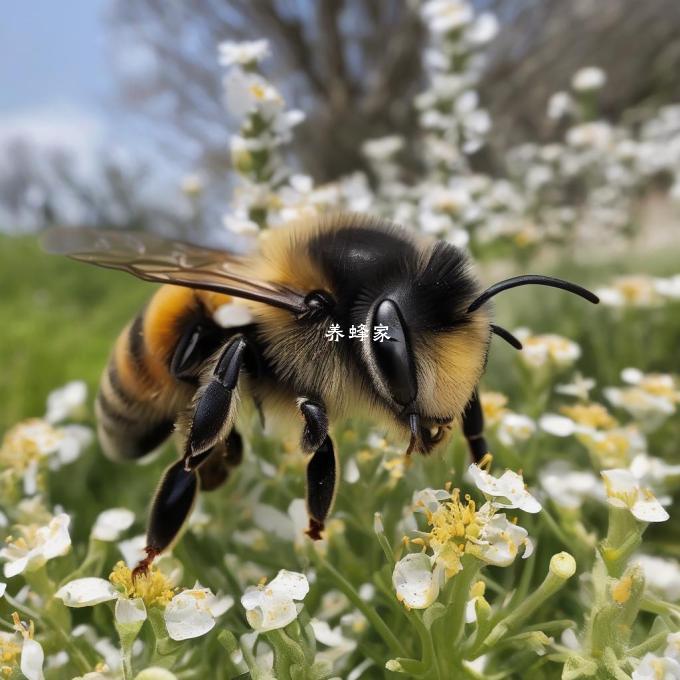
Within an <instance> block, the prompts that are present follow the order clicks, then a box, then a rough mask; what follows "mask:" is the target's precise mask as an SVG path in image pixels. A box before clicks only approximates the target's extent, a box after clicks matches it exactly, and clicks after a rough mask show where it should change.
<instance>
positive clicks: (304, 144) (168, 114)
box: [110, 0, 680, 181]
mask: <svg viewBox="0 0 680 680" xmlns="http://www.w3.org/2000/svg"><path fill="white" fill-rule="evenodd" d="M476 5H477V7H478V8H479V9H491V10H493V11H494V12H495V13H496V14H497V16H498V17H499V19H500V21H501V24H502V27H503V28H502V30H501V32H500V35H499V37H498V39H497V40H496V41H495V42H494V43H493V44H492V46H491V49H490V60H489V64H488V68H487V71H486V74H485V77H484V79H483V82H482V85H481V92H482V97H483V100H484V103H485V105H486V106H487V107H488V108H489V109H490V110H491V112H492V114H493V116H494V120H495V132H494V139H493V141H494V146H495V148H496V149H503V148H505V147H506V146H507V145H508V144H510V143H515V142H518V141H522V140H525V139H527V138H530V139H536V138H537V136H538V137H540V138H543V139H545V138H547V137H549V136H550V134H551V129H550V127H549V126H547V125H546V121H545V116H544V112H545V105H546V102H547V100H548V98H549V96H550V94H551V93H552V92H554V91H555V90H557V89H560V88H564V87H567V86H568V84H569V80H570V78H571V75H572V74H573V73H574V72H575V71H576V70H577V69H578V68H580V67H581V66H586V65H597V66H600V67H602V68H604V69H605V70H606V71H607V72H608V73H609V82H608V85H607V87H606V88H605V90H604V92H603V93H602V97H603V98H602V103H603V106H604V111H605V113H607V114H609V115H610V116H612V117H617V116H618V115H620V114H621V112H622V111H624V110H625V109H628V108H629V107H631V106H638V105H640V104H643V103H644V102H647V101H650V100H651V101H655V102H657V103H658V101H663V100H664V99H674V100H680V79H678V78H677V77H676V74H677V72H678V67H679V66H680V40H678V38H679V37H680V3H678V2H677V0H649V1H647V2H641V1H640V0H570V1H569V2H566V1H565V0H477V2H476ZM417 6H418V3H416V2H408V1H407V0H318V1H317V2H314V1H313V0H183V1H182V2H167V1H166V0H112V8H111V13H110V25H111V28H112V37H113V44H114V46H115V47H117V49H118V51H119V53H127V52H129V51H130V48H131V47H132V48H133V49H132V52H133V53H136V52H135V50H138V49H139V48H140V46H141V47H142V48H143V50H145V51H146V55H147V59H146V60H144V61H145V62H146V68H144V69H142V70H141V71H139V70H137V71H135V69H134V68H128V69H126V71H125V72H124V73H122V74H121V86H122V92H123V95H124V98H125V101H126V102H127V103H128V105H129V106H130V107H131V108H132V109H133V110H134V111H136V112H138V113H139V114H140V119H143V120H146V121H148V122H152V124H151V125H148V127H147V129H148V130H149V134H154V135H156V136H157V137H158V138H159V139H160V141H162V142H163V143H164V144H165V149H166V151H168V152H170V151H172V152H175V153H177V154H179V155H182V156H183V158H184V159H185V161H186V160H188V159H191V162H193V163H195V164H196V165H199V166H202V167H203V168H205V169H207V170H208V172H209V173H210V172H211V171H219V172H223V171H224V170H225V169H226V167H227V166H228V154H227V140H228V121H227V119H226V114H225V111H224V108H223V106H222V91H221V90H222V88H221V72H220V67H219V66H218V64H217V45H218V44H219V42H221V41H222V40H225V39H254V38H259V37H266V38H268V39H269V40H270V42H271V44H272V52H273V55H274V58H273V59H271V60H270V61H269V64H268V66H267V68H269V69H270V72H269V73H268V75H270V76H271V77H272V78H273V80H274V81H275V82H277V83H283V88H284V91H285V93H286V95H287V96H288V98H289V100H290V101H291V102H292V103H294V104H295V106H298V107H300V108H302V109H304V110H305V111H306V112H307V113H308V116H309V119H308V122H307V123H306V124H305V125H304V126H302V127H301V128H299V130H298V131H297V132H296V144H295V147H294V149H293V150H294V155H295V157H297V158H299V159H300V162H301V163H302V165H303V167H304V168H305V170H306V171H308V172H311V173H312V174H313V175H314V176H315V178H316V179H317V180H318V181H323V180H327V179H332V178H335V177H337V176H338V175H341V174H343V173H346V172H348V171H350V170H354V169H356V168H361V167H363V160H362V158H361V155H360V151H359V149H360V146H361V143H362V142H363V141H364V140H365V139H366V138H369V137H374V136H380V135H383V134H389V133H400V134H404V135H406V136H407V137H409V136H412V135H413V134H414V130H415V117H414V113H413V108H412V99H413V95H414V94H415V93H416V92H417V91H418V90H419V89H421V87H422V86H423V83H422V70H421V64H420V56H421V47H422V42H423V39H424V36H423V33H422V28H421V24H420V21H419V19H418V16H417ZM149 64H151V67H149ZM128 66H129V65H128ZM132 66H133V67H134V64H133V65H132ZM486 162H490V160H489V158H487V160H486Z"/></svg>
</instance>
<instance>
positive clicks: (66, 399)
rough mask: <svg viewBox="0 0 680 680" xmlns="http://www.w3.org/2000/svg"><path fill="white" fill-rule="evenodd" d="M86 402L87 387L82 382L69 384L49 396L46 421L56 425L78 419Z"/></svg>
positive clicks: (77, 381)
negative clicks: (63, 421)
mask: <svg viewBox="0 0 680 680" xmlns="http://www.w3.org/2000/svg"><path fill="white" fill-rule="evenodd" d="M86 400H87V385H86V384H85V383H84V382H83V381H82V380H74V381H72V382H70V383H67V384H66V385H64V386H63V387H60V388H59V389H57V390H54V391H53V392H50V394H49V395H48V397H47V413H46V415H45V420H46V421H47V422H48V423H51V424H54V423H60V422H61V421H62V420H68V419H69V418H74V417H77V416H79V415H80V414H81V412H82V410H83V406H84V405H85V401H86Z"/></svg>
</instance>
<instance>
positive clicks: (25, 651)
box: [20, 638, 45, 680]
mask: <svg viewBox="0 0 680 680" xmlns="http://www.w3.org/2000/svg"><path fill="white" fill-rule="evenodd" d="M44 661H45V653H44V652H43V648H42V647H41V646H40V643H39V642H38V641H37V640H33V639H32V638H27V639H25V640H24V644H23V645H22V646H21V662H20V666H21V672H22V673H23V674H24V676H25V677H26V678H28V680H43V677H44V676H43V663H44Z"/></svg>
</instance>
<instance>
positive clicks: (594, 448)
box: [577, 431, 631, 467]
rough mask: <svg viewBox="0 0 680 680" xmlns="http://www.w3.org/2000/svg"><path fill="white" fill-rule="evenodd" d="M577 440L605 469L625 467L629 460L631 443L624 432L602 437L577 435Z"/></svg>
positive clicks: (611, 433) (608, 433) (615, 432)
mask: <svg viewBox="0 0 680 680" xmlns="http://www.w3.org/2000/svg"><path fill="white" fill-rule="evenodd" d="M577 438H578V440H579V441H580V442H581V443H582V444H583V445H584V446H585V447H586V448H587V449H588V451H590V452H591V453H592V454H593V455H594V456H595V457H596V458H597V459H598V461H599V462H600V464H601V465H603V466H605V467H621V466H623V467H627V465H628V463H629V459H630V449H631V442H630V439H629V437H628V436H627V435H626V434H625V433H624V432H617V431H611V432H606V433H605V434H604V436H598V437H594V436H591V435H589V434H579V435H577Z"/></svg>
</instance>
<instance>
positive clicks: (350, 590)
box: [311, 550, 407, 656]
mask: <svg viewBox="0 0 680 680" xmlns="http://www.w3.org/2000/svg"><path fill="white" fill-rule="evenodd" d="M311 554H312V559H313V560H314V562H316V564H317V566H318V567H319V568H321V569H323V570H325V571H326V573H327V574H328V575H329V576H330V577H331V579H332V580H333V581H334V582H335V585H336V586H337V587H338V589H339V590H340V591H341V592H342V593H344V594H345V595H346V596H347V599H348V600H349V601H350V602H351V603H352V604H353V605H354V606H355V607H356V608H357V609H358V610H359V611H360V612H361V613H362V614H363V615H364V616H365V617H366V618H367V619H368V620H369V621H370V622H371V624H372V625H373V627H374V628H375V630H376V632H377V633H378V635H380V637H381V638H382V639H383V640H384V641H385V642H386V643H387V645H388V646H389V648H390V650H391V652H392V654H394V655H395V656H407V654H406V650H405V649H404V647H403V646H402V644H401V642H399V640H398V639H397V637H396V636H395V634H394V633H393V632H392V631H391V630H390V629H389V627H388V626H387V624H386V623H385V622H384V621H383V619H382V618H381V616H380V615H379V614H378V612H377V611H376V610H375V608H374V607H370V606H368V605H367V604H366V603H365V602H364V601H363V600H362V599H361V598H360V597H359V593H357V591H356V590H355V589H354V587H353V586H352V584H351V583H350V582H349V581H348V580H347V579H346V578H345V577H344V576H343V575H342V574H341V573H340V572H339V571H338V570H337V569H335V567H333V566H332V565H330V564H329V563H328V562H327V561H326V560H325V559H324V558H323V557H321V556H320V555H319V554H318V553H317V552H316V550H311Z"/></svg>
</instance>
